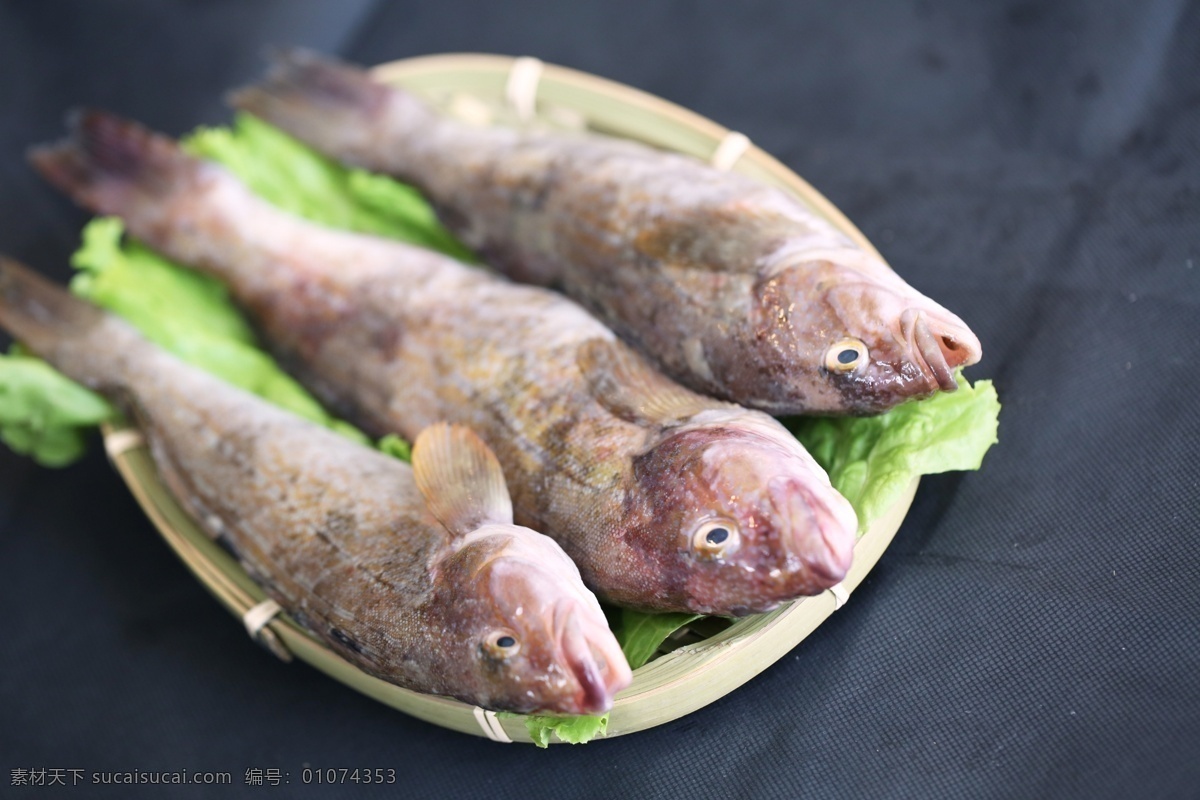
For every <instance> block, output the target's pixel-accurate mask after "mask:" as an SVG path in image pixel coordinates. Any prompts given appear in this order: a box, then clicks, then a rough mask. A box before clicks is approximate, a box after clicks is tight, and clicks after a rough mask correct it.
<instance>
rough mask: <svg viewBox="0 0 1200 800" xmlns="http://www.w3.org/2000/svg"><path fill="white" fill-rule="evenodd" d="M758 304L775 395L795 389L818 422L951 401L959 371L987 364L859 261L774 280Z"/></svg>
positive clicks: (840, 257) (848, 256) (925, 301)
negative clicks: (940, 396)
mask: <svg viewBox="0 0 1200 800" xmlns="http://www.w3.org/2000/svg"><path fill="white" fill-rule="evenodd" d="M758 296H759V299H760V301H761V305H760V307H759V309H758V313H759V314H760V317H759V324H760V330H761V331H762V332H763V336H762V339H763V340H765V341H766V342H767V343H769V344H770V345H771V346H773V348H774V350H775V351H776V352H775V353H774V357H775V361H776V362H777V363H776V364H774V365H768V367H770V366H774V367H776V369H775V370H773V371H772V372H773V375H774V378H775V379H776V380H777V382H778V385H779V386H780V390H779V391H780V392H781V393H783V394H788V393H789V388H788V387H789V385H794V386H796V387H797V388H796V390H795V391H797V392H799V393H800V394H802V395H806V396H805V405H806V407H807V408H808V409H809V410H810V411H811V412H813V413H850V414H875V413H880V412H882V411H886V410H887V409H889V408H892V407H893V406H895V405H897V404H899V403H902V402H904V401H906V400H909V399H914V398H921V397H928V396H930V395H932V394H935V393H936V392H939V391H947V392H949V391H954V390H955V389H956V388H957V381H956V379H955V370H957V369H958V368H960V367H967V366H970V365H971V364H974V363H976V362H978V361H979V359H980V356H981V354H982V349H981V346H980V343H979V339H978V338H977V337H976V336H975V334H974V333H972V332H971V329H970V328H968V327H967V325H966V323H964V322H963V321H962V320H961V319H959V318H958V317H957V316H955V315H954V314H952V313H951V312H949V311H948V310H946V309H945V308H943V307H942V306H940V305H939V304H937V303H935V302H934V301H933V300H930V299H929V298H928V297H925V296H924V295H922V294H921V293H920V292H918V291H916V290H915V289H913V288H912V287H911V286H909V285H908V284H907V283H905V282H904V281H903V280H902V279H901V278H900V277H899V276H897V275H896V274H895V273H894V272H892V270H891V269H890V268H888V267H887V265H885V264H884V263H883V262H882V261H879V260H877V259H874V258H872V257H870V256H867V255H866V254H864V253H859V252H857V251H849V252H847V253H845V254H839V253H831V254H828V255H827V257H823V258H817V259H815V260H810V261H805V262H803V263H800V264H793V265H792V266H790V267H788V268H786V269H782V270H778V271H776V272H774V273H773V274H771V275H770V276H768V277H767V278H764V279H763V280H762V281H760V284H759V291H758ZM789 376H790V377H789ZM801 387H803V388H801Z"/></svg>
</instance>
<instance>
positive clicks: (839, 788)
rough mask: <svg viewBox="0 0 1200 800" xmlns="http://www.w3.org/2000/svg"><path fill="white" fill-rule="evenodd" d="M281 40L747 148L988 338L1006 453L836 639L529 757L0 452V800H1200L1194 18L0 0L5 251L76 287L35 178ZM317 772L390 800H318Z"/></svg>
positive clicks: (1082, 6) (191, 112)
mask: <svg viewBox="0 0 1200 800" xmlns="http://www.w3.org/2000/svg"><path fill="white" fill-rule="evenodd" d="M269 43H276V44H291V43H298V44H304V45H308V46H311V47H316V48H319V49H322V50H325V51H327V52H335V53H340V54H342V55H344V56H347V57H349V58H351V59H354V60H357V61H360V62H364V63H376V62H380V61H385V60H390V59H394V58H401V57H407V56H414V55H419V54H426V53H435V52H445V51H484V52H496V53H505V54H513V55H519V54H529V55H536V56H538V57H540V58H542V59H544V60H546V61H550V62H554V63H559V64H565V65H568V66H572V67H576V68H579V69H583V70H587V71H590V72H594V73H597V74H600V75H604V76H607V77H610V78H613V79H616V80H619V81H623V82H626V83H629V84H631V85H634V86H637V87H639V88H642V89H645V90H647V91H649V92H652V93H654V94H657V95H660V96H663V97H665V98H667V99H670V100H673V101H675V102H678V103H681V104H682V105H684V106H686V107H689V108H691V109H694V110H695V111H697V112H699V113H701V114H704V115H706V116H708V117H711V118H712V119H714V120H716V121H718V122H721V123H723V124H725V125H727V126H730V127H732V128H734V129H737V130H741V131H743V132H745V133H746V134H748V135H749V136H750V137H751V138H752V139H753V140H754V141H755V142H756V143H758V144H760V145H761V146H763V147H764V148H766V150H768V151H769V152H771V153H773V154H775V155H776V156H777V157H779V158H780V159H781V160H783V161H784V162H785V163H786V164H788V165H789V166H790V167H792V168H793V169H795V170H796V171H797V172H798V173H799V174H801V175H803V176H804V177H806V178H807V179H808V180H809V181H811V182H812V183H813V184H814V185H815V186H816V187H817V188H818V189H820V190H821V191H823V192H824V193H825V194H826V195H827V196H828V197H829V198H830V199H831V200H832V201H833V202H834V203H835V204H837V205H838V206H839V207H840V208H842V209H843V210H844V211H845V212H846V213H847V214H848V215H849V216H850V218H851V219H853V220H854V221H855V222H856V223H857V224H858V225H859V226H860V227H861V228H862V229H863V231H864V232H865V233H866V234H867V236H868V237H870V238H871V239H872V240H873V241H874V242H876V243H877V244H878V246H879V247H880V249H881V250H882V251H883V253H884V254H885V256H887V257H888V258H889V259H890V261H891V263H892V264H893V266H894V267H895V268H896V269H897V271H899V272H900V273H901V274H902V275H903V276H905V277H906V278H907V279H908V280H909V281H910V282H911V283H913V284H914V285H915V286H916V287H918V288H919V289H922V290H924V291H925V292H927V293H928V294H931V295H932V296H933V297H935V298H937V299H938V300H940V301H941V302H943V303H944V304H945V305H947V306H949V307H950V308H952V309H954V310H955V311H957V312H958V313H960V314H961V315H962V316H963V317H964V318H965V319H966V320H967V321H968V322H969V323H970V324H971V325H972V326H973V327H974V329H975V331H976V332H977V333H978V334H979V336H980V338H981V339H982V341H983V345H984V360H983V362H982V363H981V364H980V365H979V366H978V367H976V368H974V369H972V370H971V376H972V377H974V378H982V377H989V378H993V379H995V381H996V384H997V386H998V388H999V391H1000V395H1001V398H1002V400H1003V402H1004V411H1003V414H1002V417H1001V428H1000V437H1001V443H1000V445H999V446H998V447H996V448H995V449H994V450H993V452H992V453H991V455H989V456H988V458H987V460H986V462H985V463H984V467H983V470H982V471H981V472H978V473H972V474H966V475H958V474H955V475H949V476H939V477H934V478H930V479H927V480H925V481H924V482H923V483H922V486H921V489H920V492H919V493H918V496H917V499H916V503H915V504H914V506H913V508H912V511H911V514H910V516H909V518H908V520H907V521H906V523H905V525H904V527H903V528H902V529H901V530H900V533H899V535H898V536H897V538H896V540H895V543H894V545H893V546H892V548H891V549H890V550H889V551H888V552H887V554H886V555H885V556H884V558H883V559H882V561H880V563H879V565H878V567H877V568H876V569H875V571H874V572H873V573H872V575H871V577H870V578H869V579H868V580H867V582H866V583H865V584H864V585H863V586H862V587H861V588H860V589H859V590H858V591H857V592H856V593H855V595H854V596H853V597H852V598H851V601H850V603H849V604H848V605H847V606H846V608H844V609H843V610H841V611H840V612H838V613H837V614H836V615H834V617H833V618H832V619H831V620H830V621H829V622H828V623H826V624H825V625H823V626H822V627H821V628H820V629H819V630H818V631H817V632H816V633H815V634H814V635H813V636H811V637H810V638H809V639H808V640H806V641H805V642H804V643H803V644H802V645H801V646H800V647H798V648H797V649H796V650H795V651H794V652H793V653H792V654H791V655H789V656H787V657H786V658H785V659H783V660H782V661H780V662H779V663H778V664H775V665H774V666H772V667H771V668H769V669H768V670H766V672H765V673H763V674H762V675H761V676H760V677H758V678H756V679H755V680H754V681H752V682H751V683H749V684H748V685H746V686H745V687H743V688H742V689H740V690H739V691H737V692H735V693H734V694H732V695H730V696H728V697H726V698H725V699H723V700H722V701H720V702H718V703H715V704H714V705H712V706H710V707H708V708H706V709H703V710H702V711H700V712H698V713H696V714H694V715H692V716H690V717H688V718H686V719H683V720H680V721H677V722H675V723H672V724H668V725H665V726H662V727H660V728H658V729H655V730H652V731H648V732H644V733H641V734H638V735H634V736H629V737H625V738H621V739H614V740H611V741H601V742H596V743H594V744H591V745H588V746H586V747H577V748H568V747H560V748H556V749H553V750H552V751H550V752H543V751H538V750H534V749H533V748H531V747H524V746H519V745H509V746H504V745H498V744H493V743H491V742H488V741H485V740H481V739H476V738H472V737H468V736H463V735H459V734H454V733H450V732H448V731H445V730H442V729H439V728H436V727H432V726H430V725H426V724H424V723H421V722H418V721H416V720H413V719H410V718H408V717H405V716H404V715H402V714H400V713H398V712H395V711H392V710H390V709H388V708H386V707H384V706H382V705H378V704H376V703H374V702H372V701H370V700H368V699H366V698H364V697H361V696H359V695H358V694H356V693H354V692H352V691H350V690H348V689H345V688H343V687H342V686H340V685H339V684H336V683H334V682H332V681H330V680H328V679H326V678H324V677H322V676H321V675H319V674H318V673H316V672H315V671H313V670H311V669H309V668H308V667H306V666H304V665H301V664H293V665H291V666H285V665H283V664H280V663H279V662H277V661H275V660H274V659H273V658H272V657H271V656H269V655H267V654H266V653H265V652H263V651H261V650H259V649H258V648H257V647H255V646H253V645H252V644H251V643H250V642H249V641H248V640H247V639H246V636H245V633H244V632H243V631H242V630H241V626H240V624H239V623H238V622H237V620H235V619H233V618H232V617H230V616H229V615H228V614H226V612H225V611H224V610H222V609H221V608H220V607H219V606H218V605H217V603H216V602H215V601H214V600H213V599H212V598H211V597H209V596H208V595H207V594H206V592H205V590H204V589H203V588H202V587H201V586H200V585H199V584H198V583H197V582H196V581H194V580H193V579H192V578H191V577H190V575H189V574H188V573H187V572H186V570H185V569H184V567H183V566H182V565H181V564H180V563H179V562H178V561H176V560H175V558H174V557H173V556H172V555H171V554H170V552H169V551H168V549H167V548H166V546H165V545H164V544H163V542H162V541H161V540H160V539H159V538H158V537H157V536H156V534H155V532H154V531H153V529H152V528H151V526H150V523H149V522H148V521H147V520H146V519H145V518H144V517H143V516H142V515H141V514H140V513H139V511H138V508H137V507H136V505H135V504H134V502H133V500H132V499H131V498H130V495H129V493H128V491H127V490H126V489H125V487H124V486H123V485H122V484H121V482H120V480H119V479H118V477H117V476H116V474H115V473H114V472H113V471H112V470H111V469H110V468H109V466H108V465H107V463H106V462H105V460H104V458H103V456H102V455H101V454H100V453H99V451H98V448H97V449H95V450H94V451H93V452H92V454H91V455H90V456H89V457H88V458H87V459H86V460H85V461H84V462H82V463H81V464H78V465H76V466H74V467H72V468H70V469H67V470H63V471H58V472H51V471H48V470H43V469H40V468H38V467H36V466H34V465H33V464H32V463H29V462H26V461H24V460H22V459H19V458H17V457H15V456H13V455H12V454H11V453H9V452H8V451H3V452H0V614H2V615H3V619H4V624H3V637H2V643H0V654H2V655H0V795H2V796H5V797H9V796H12V797H25V796H28V797H40V796H44V795H45V796H49V795H50V794H51V793H52V791H51V790H46V789H33V788H29V789H17V788H15V787H10V785H9V783H10V775H11V770H12V769H14V768H38V767H41V768H64V769H65V768H79V769H85V770H151V769H153V770H178V769H189V770H227V771H230V772H232V773H233V774H234V778H235V786H234V787H232V788H229V789H227V790H223V791H214V790H204V789H200V788H193V789H191V790H186V789H185V790H177V791H175V792H173V793H171V792H164V791H162V790H161V789H159V790H155V791H151V790H150V787H142V790H141V791H138V790H137V787H132V788H121V787H109V790H108V791H107V793H106V796H111V797H135V796H179V797H207V796H212V797H225V796H235V795H241V794H245V795H246V796H249V797H264V796H268V795H273V796H280V797H283V796H288V797H308V796H315V797H333V796H346V797H364V798H365V797H383V796H388V797H392V796H411V797H441V796H446V797H492V798H508V797H512V798H527V797H545V796H554V797H562V798H572V797H620V798H625V797H632V798H657V797H694V798H695V797H699V798H703V797H712V798H726V797H755V798H757V797H778V798H792V797H799V796H834V797H863V796H872V797H935V796H938V797H949V796H971V797H1051V796H1053V797H1132V796H1139V797H1141V796H1146V797H1189V796H1192V797H1194V796H1197V795H1198V794H1200V656H1198V652H1200V615H1198V612H1200V589H1198V586H1197V578H1198V576H1197V572H1198V566H1200V563H1198V562H1200V557H1198V556H1200V543H1198V541H1197V539H1198V537H1197V532H1198V531H1197V527H1198V525H1197V519H1196V512H1197V504H1198V498H1200V486H1198V475H1200V456H1198V446H1200V445H1198V440H1200V404H1198V402H1197V392H1198V391H1200V379H1198V378H1197V370H1198V369H1200V288H1198V287H1200V4H1197V3H1195V2H1192V3H1186V2H1182V0H1150V1H1148V2H1140V3H1128V2H1120V0H1105V2H1092V1H1090V0H1078V1H1077V2H1062V3H1037V2H1017V3H1011V2H972V3H960V2H953V0H937V1H935V0H917V1H915V2H891V1H890V0H874V1H872V2H824V1H822V2H806V3H787V2H777V3H745V4H735V3H729V2H657V3H644V2H633V1H632V0H621V1H620V2H603V3H599V2H596V3H552V2H531V1H529V0H522V1H520V2H494V3H479V4H466V3H461V2H449V1H447V2H443V3H439V4H432V3H423V4H421V5H419V6H418V5H416V4H412V3H403V4H400V3H397V4H389V3H382V2H370V1H369V0H353V1H352V2H340V3H316V2H307V1H301V0H293V1H292V2H283V1H282V0H280V1H279V2H249V3H247V2H233V0H227V1H226V2H206V3H199V2H183V1H182V0H179V1H178V2H152V1H151V0H145V1H137V2H135V1H134V0H123V1H117V0H110V1H107V2H99V1H98V0H71V1H70V2H32V1H31V2H20V1H19V0H5V1H4V2H0V251H3V252H6V253H8V254H11V255H14V256H17V257H19V258H21V259H23V260H25V261H27V262H28V263H31V264H33V265H35V266H37V267H38V268H39V269H41V270H43V271H45V272H47V273H49V274H52V275H54V276H56V277H58V278H60V279H63V278H65V277H66V275H67V271H68V270H67V267H66V263H65V258H66V256H67V255H68V253H69V252H70V251H71V250H72V249H73V248H74V247H75V244H76V241H77V232H78V229H79V227H80V226H81V224H82V223H83V221H84V219H85V217H84V215H83V214H82V213H80V212H78V211H77V210H75V209H74V208H73V207H72V206H71V205H70V204H69V203H67V202H66V201H64V200H63V199H61V198H60V197H58V196H57V195H56V194H55V193H53V192H52V191H50V190H49V189H48V188H46V187H45V186H43V185H41V184H40V182H39V181H38V180H37V179H36V178H35V177H34V176H33V174H32V173H31V172H30V170H29V169H27V168H26V166H25V165H24V162H23V158H22V150H23V148H24V147H26V146H27V145H29V144H30V143H33V142H38V141H43V140H46V139H49V138H53V137H57V136H58V135H59V134H60V132H61V130H62V127H61V126H62V122H61V120H62V115H63V112H64V111H65V110H66V109H67V108H68V107H70V106H73V105H77V104H92V105H100V106H105V107H109V108H112V109H114V110H116V111H119V112H122V113H124V114H127V115H131V116H133V117H135V118H138V119H141V120H143V121H145V122H146V123H148V124H150V125H152V126H154V127H157V128H160V129H164V130H166V131H168V132H171V133H183V132H185V131H187V130H188V129H190V128H191V127H193V126H195V125H197V124H199V123H213V122H219V121H221V120H223V119H225V118H226V115H227V112H226V111H225V109H224V108H223V106H222V102H221V93H222V91H223V90H224V89H226V88H228V87H230V86H232V85H234V84H237V83H239V82H243V81H246V80H248V79H251V78H253V77H254V76H255V75H257V74H258V73H259V71H260V69H261V60H260V53H261V50H262V48H263V46H264V45H266V44H269ZM464 313H469V309H464ZM305 765H311V766H313V767H371V768H375V767H392V768H395V769H396V770H397V771H398V773H399V776H400V781H401V785H400V786H397V787H384V788H380V787H367V786H358V787H355V786H348V787H344V788H341V789H338V788H330V787H303V786H300V785H298V778H299V773H300V770H301V769H302V768H303V767H304V766H305ZM250 767H257V768H269V767H276V768H280V769H283V770H285V771H288V772H290V774H291V776H292V783H291V784H290V786H288V787H287V788H286V789H282V788H281V789H275V790H272V789H270V788H268V787H257V788H248V787H244V786H242V785H241V781H242V776H243V774H244V772H245V770H246V769H247V768H250ZM85 794H86V795H90V794H101V792H92V791H89V790H85V789H84V788H79V789H76V790H74V791H63V792H61V795H62V796H84V795H85Z"/></svg>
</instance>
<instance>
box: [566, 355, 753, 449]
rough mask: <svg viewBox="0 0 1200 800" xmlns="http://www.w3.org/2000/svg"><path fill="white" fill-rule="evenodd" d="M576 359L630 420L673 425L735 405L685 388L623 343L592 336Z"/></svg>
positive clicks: (611, 406)
mask: <svg viewBox="0 0 1200 800" xmlns="http://www.w3.org/2000/svg"><path fill="white" fill-rule="evenodd" d="M576 362H577V363H578V365H579V369H580V371H581V372H582V373H583V375H584V377H585V378H586V379H587V381H588V384H589V385H590V387H591V390H592V395H593V396H594V397H595V398H596V400H598V401H599V402H600V403H601V404H602V405H603V406H604V407H605V408H607V409H608V410H609V411H611V412H612V413H613V414H616V415H617V416H618V417H621V418H622V419H626V420H629V421H630V422H638V423H650V424H653V425H658V426H661V427H669V426H672V425H676V424H678V423H680V422H683V421H684V420H686V419H688V418H690V417H693V416H695V415H696V414H699V413H700V412H701V411H708V410H710V409H717V408H734V406H731V405H730V404H729V403H723V402H721V401H720V400H714V399H713V398H711V397H704V396H703V395H699V394H696V393H695V392H692V391H690V390H688V389H685V388H684V387H682V386H680V385H679V384H677V383H675V382H674V381H673V380H671V379H670V378H668V377H667V376H665V375H663V374H662V373H660V372H659V371H658V370H656V369H655V368H654V367H653V366H651V365H650V364H649V362H647V361H646V360H645V359H644V358H642V357H641V356H639V355H638V354H637V353H635V352H634V351H633V350H631V349H630V348H628V347H626V346H625V345H623V344H620V343H619V342H612V341H606V340H604V339H591V340H589V341H587V342H585V343H584V344H583V345H582V346H581V347H580V348H579V352H578V355H577V356H576Z"/></svg>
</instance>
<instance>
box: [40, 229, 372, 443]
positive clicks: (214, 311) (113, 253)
mask: <svg viewBox="0 0 1200 800" xmlns="http://www.w3.org/2000/svg"><path fill="white" fill-rule="evenodd" d="M122 231H123V225H122V223H121V221H120V220H119V219H113V218H106V219H96V220H92V221H91V222H89V223H88V224H87V226H86V227H85V228H84V229H83V244H82V245H81V246H80V248H79V250H77V251H76V252H75V254H74V255H73V256H72V257H71V265H72V266H74V267H75V268H76V269H78V270H79V274H78V275H76V276H75V279H74V280H73V281H72V282H71V290H72V291H73V292H75V294H77V295H79V296H80V297H83V298H86V299H88V300H90V301H92V302H93V303H95V304H96V305H98V306H102V307H104V308H107V309H108V310H109V311H112V312H113V313H115V314H118V315H119V316H122V317H124V318H125V319H126V320H127V321H128V322H130V323H131V324H132V325H133V326H134V327H136V328H137V329H138V330H140V331H141V332H142V334H143V335H144V336H145V337H146V338H147V339H149V340H150V341H152V342H154V343H155V344H158V345H159V346H161V347H162V348H164V349H165V350H167V351H169V352H171V353H173V354H174V355H176V356H178V357H179V358H181V359H183V360H184V361H186V362H188V363H189V364H192V365H194V366H197V367H200V368H201V369H204V370H206V371H208V372H210V373H212V374H213V375H216V376H217V377H219V378H221V379H223V380H225V381H227V382H229V383H232V384H233V385H235V386H239V387H241V388H242V389H245V390H247V391H249V392H253V393H254V394H256V395H258V396H259V397H262V398H263V399H265V400H267V401H269V402H271V403H274V404H275V405H277V406H279V407H280V408H284V409H287V410H288V411H291V412H292V413H294V414H296V415H298V416H301V417H304V418H305V419H309V420H312V421H313V422H316V423H318V424H321V425H325V426H326V427H329V428H332V429H333V430H335V431H337V432H338V433H341V434H342V435H344V436H347V437H349V438H351V439H354V440H355V441H358V442H366V441H367V437H366V436H364V435H363V434H362V433H360V432H359V431H358V430H357V429H356V428H354V427H353V426H352V425H349V424H348V423H346V422H343V421H341V420H337V419H334V418H333V417H332V416H330V414H329V413H328V412H326V411H325V409H324V408H322V407H321V404H320V403H318V402H317V401H316V399H315V398H313V396H312V395H310V394H309V393H308V392H307V391H306V390H305V389H304V388H303V387H301V386H300V384H299V383H297V382H296V380H295V379H293V378H292V377H291V376H290V375H288V374H287V373H286V372H284V371H283V370H282V369H280V367H279V366H278V365H277V364H276V363H275V360H274V359H272V358H271V357H270V356H269V355H267V354H266V353H265V352H264V351H263V350H262V349H261V348H259V347H258V345H257V344H256V343H255V339H254V334H253V332H252V330H251V328H250V325H249V323H247V322H246V320H245V318H243V317H242V315H241V313H240V312H238V310H237V309H236V308H234V306H233V304H232V303H231V302H230V300H229V296H228V293H227V292H226V290H225V287H224V286H222V285H221V284H220V283H219V282H218V281H216V280H213V279H212V278H209V277H206V276H204V275H201V274H199V273H196V272H193V271H191V270H188V269H185V268H183V267H180V266H178V265H176V264H173V263H172V262H170V261H168V260H167V259H165V258H163V257H162V256H160V255H158V254H157V253H155V252H154V251H152V250H150V249H149V248H147V247H145V246H143V245H142V244H140V243H138V242H136V241H132V240H128V239H122V235H121V234H122ZM168 310H169V311H168ZM64 380H65V378H64Z"/></svg>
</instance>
